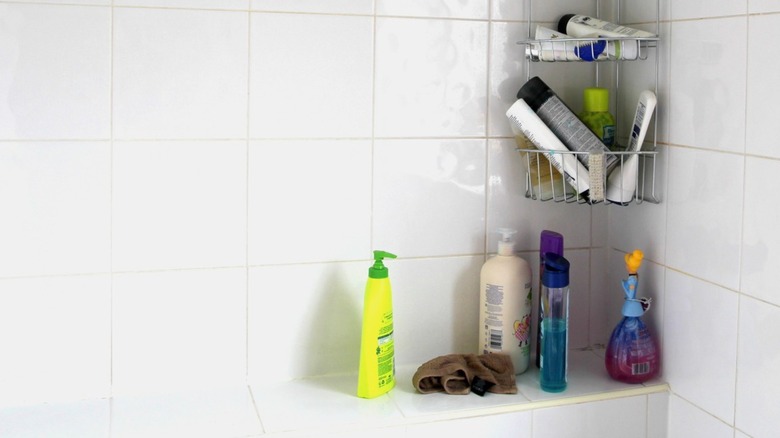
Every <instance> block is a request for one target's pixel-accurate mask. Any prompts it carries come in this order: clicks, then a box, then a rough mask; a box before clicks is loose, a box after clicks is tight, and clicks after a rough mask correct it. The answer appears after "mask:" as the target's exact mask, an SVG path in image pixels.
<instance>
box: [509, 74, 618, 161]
mask: <svg viewBox="0 0 780 438" xmlns="http://www.w3.org/2000/svg"><path fill="white" fill-rule="evenodd" d="M517 98H518V99H523V100H524V101H525V102H526V103H527V104H528V106H529V107H530V108H531V109H532V110H533V111H534V112H535V113H536V115H537V116H539V118H540V119H541V120H542V122H543V123H544V124H546V125H547V126H548V127H549V128H550V130H551V131H552V132H553V133H554V134H555V136H556V137H558V139H559V140H560V141H561V143H563V144H564V146H565V147H566V149H568V150H570V151H576V152H604V153H609V152H610V150H609V148H608V147H607V145H605V144H604V143H602V142H601V140H599V138H598V137H596V134H594V133H593V131H591V130H590V128H588V127H587V126H586V125H585V124H584V123H582V120H580V119H579V118H578V117H577V115H576V114H574V111H572V110H571V108H569V107H568V106H567V105H566V103H565V102H564V101H563V100H561V98H560V97H558V95H557V94H555V91H553V90H552V89H551V88H550V87H548V86H547V84H545V83H544V81H543V80H542V79H541V78H539V77H538V76H534V77H532V78H531V79H529V80H528V82H526V83H525V84H523V86H522V87H520V91H518V92H517ZM575 155H576V158H577V160H579V162H580V163H582V165H583V166H585V168H586V169H587V168H588V154H585V153H582V154H575ZM606 159H607V172H609V171H611V170H612V168H613V167H614V166H615V165H616V164H617V161H618V160H617V157H615V156H614V155H611V154H610V155H608V156H606Z"/></svg>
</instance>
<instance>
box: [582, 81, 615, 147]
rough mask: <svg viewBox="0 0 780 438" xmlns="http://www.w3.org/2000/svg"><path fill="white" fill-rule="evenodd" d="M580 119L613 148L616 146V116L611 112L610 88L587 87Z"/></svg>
mask: <svg viewBox="0 0 780 438" xmlns="http://www.w3.org/2000/svg"><path fill="white" fill-rule="evenodd" d="M583 102H584V103H583V107H584V110H583V111H582V113H581V114H580V120H582V122H583V123H585V125H586V126H587V127H588V128H590V130H591V131H593V133H594V134H596V136H597V137H598V138H599V139H600V140H601V142H602V143H604V144H605V145H607V147H608V148H609V149H611V150H614V146H615V117H613V116H612V114H610V113H609V90H607V89H606V88H599V87H590V88H586V89H585V92H584V99H583Z"/></svg>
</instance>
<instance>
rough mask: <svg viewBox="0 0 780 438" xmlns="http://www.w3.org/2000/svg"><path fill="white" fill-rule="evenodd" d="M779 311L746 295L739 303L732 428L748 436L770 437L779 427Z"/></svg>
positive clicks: (775, 307)
mask: <svg viewBox="0 0 780 438" xmlns="http://www.w3.org/2000/svg"><path fill="white" fill-rule="evenodd" d="M779 321H780V309H779V308H778V307H777V306H773V305H771V304H767V303H765V302H762V301H758V300H755V299H753V298H749V297H746V296H744V295H743V296H742V299H741V300H740V303H739V355H738V356H737V357H738V358H739V362H738V363H737V409H736V421H735V425H736V426H737V427H738V428H739V429H741V430H743V431H745V432H746V433H747V434H749V435H751V436H756V437H758V436H772V435H773V434H775V433H777V430H778V427H780V418H778V416H777V411H776V410H775V409H774V407H775V406H777V405H778V403H779V402H780V396H778V394H780V378H778V376H777V372H776V371H777V364H778V363H780V351H778V349H777V343H778V342H780V322H779Z"/></svg>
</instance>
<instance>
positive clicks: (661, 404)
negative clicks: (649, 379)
mask: <svg viewBox="0 0 780 438" xmlns="http://www.w3.org/2000/svg"><path fill="white" fill-rule="evenodd" d="M670 397H671V396H670V394H669V393H668V392H663V393H658V394H649V395H648V396H647V438H668V429H669V399H670Z"/></svg>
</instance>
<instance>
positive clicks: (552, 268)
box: [542, 252, 569, 288]
mask: <svg viewBox="0 0 780 438" xmlns="http://www.w3.org/2000/svg"><path fill="white" fill-rule="evenodd" d="M542 285H543V286H546V287H553V288H561V287H566V286H568V285H569V261H568V260H566V259H565V258H564V257H563V256H561V255H558V254H554V253H551V252H547V253H545V254H544V273H543V274H542Z"/></svg>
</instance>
